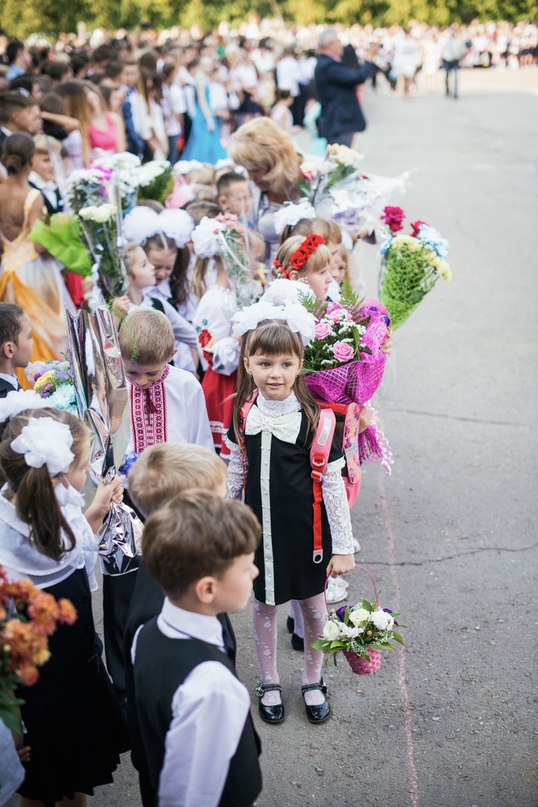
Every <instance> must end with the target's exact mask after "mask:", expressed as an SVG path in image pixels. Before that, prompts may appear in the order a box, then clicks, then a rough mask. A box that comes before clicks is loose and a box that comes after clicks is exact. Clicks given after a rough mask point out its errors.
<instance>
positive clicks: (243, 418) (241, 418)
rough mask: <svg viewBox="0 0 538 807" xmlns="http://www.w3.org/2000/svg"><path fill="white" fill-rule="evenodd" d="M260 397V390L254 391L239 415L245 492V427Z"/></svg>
mask: <svg viewBox="0 0 538 807" xmlns="http://www.w3.org/2000/svg"><path fill="white" fill-rule="evenodd" d="M257 397H258V390H254V393H253V394H252V397H251V398H249V399H248V401H245V403H244V404H243V406H242V407H241V412H240V413H239V426H240V431H241V444H240V447H241V464H242V466H243V492H244V491H245V488H246V486H247V473H246V470H245V452H244V451H243V447H244V445H245V426H246V423H247V417H248V413H249V412H250V410H251V409H252V407H253V406H254V404H255V402H256V398H257Z"/></svg>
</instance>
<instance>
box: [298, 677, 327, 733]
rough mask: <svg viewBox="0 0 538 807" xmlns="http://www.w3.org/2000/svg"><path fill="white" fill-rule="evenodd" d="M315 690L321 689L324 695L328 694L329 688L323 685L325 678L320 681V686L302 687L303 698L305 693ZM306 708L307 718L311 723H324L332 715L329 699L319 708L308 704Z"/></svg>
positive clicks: (308, 685) (307, 685)
mask: <svg viewBox="0 0 538 807" xmlns="http://www.w3.org/2000/svg"><path fill="white" fill-rule="evenodd" d="M313 689H319V690H320V691H321V692H323V694H324V695H326V694H327V687H326V686H325V684H324V683H323V678H322V679H321V680H320V682H319V684H306V686H303V687H301V692H302V694H303V698H304V694H305V692H310V691H311V690H313ZM304 708H305V711H306V716H307V718H308V719H309V720H310V722H311V723H324V722H325V721H326V720H327V718H328V717H329V715H330V714H331V707H330V706H329V703H328V701H327V699H325V700H324V702H323V703H320V704H319V705H318V706H309V705H308V703H305V705H304Z"/></svg>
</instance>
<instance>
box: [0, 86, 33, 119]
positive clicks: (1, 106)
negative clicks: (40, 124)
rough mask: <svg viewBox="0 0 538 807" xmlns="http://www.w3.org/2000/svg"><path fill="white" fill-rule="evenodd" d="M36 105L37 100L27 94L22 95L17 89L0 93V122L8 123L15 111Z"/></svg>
mask: <svg viewBox="0 0 538 807" xmlns="http://www.w3.org/2000/svg"><path fill="white" fill-rule="evenodd" d="M21 89H22V88H21ZM36 105H37V101H36V100H35V98H31V97H30V96H29V95H23V94H22V93H20V92H19V91H18V90H13V91H11V92H10V91H8V92H4V93H2V94H1V95H0V124H2V123H8V121H10V120H11V117H12V115H13V114H14V113H15V112H19V111H20V110H21V109H27V108H28V107H30V106H36Z"/></svg>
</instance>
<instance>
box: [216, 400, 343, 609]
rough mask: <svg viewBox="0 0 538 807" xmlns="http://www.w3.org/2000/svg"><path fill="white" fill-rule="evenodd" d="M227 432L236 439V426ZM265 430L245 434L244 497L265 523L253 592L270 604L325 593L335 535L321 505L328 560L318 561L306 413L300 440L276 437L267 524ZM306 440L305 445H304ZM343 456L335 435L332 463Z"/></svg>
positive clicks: (257, 554) (262, 522) (257, 556)
mask: <svg viewBox="0 0 538 807" xmlns="http://www.w3.org/2000/svg"><path fill="white" fill-rule="evenodd" d="M228 437H229V439H231V440H234V435H233V434H232V432H231V430H230V432H229V433H228ZM261 442H262V435H261V433H260V434H256V435H246V436H245V448H246V452H247V458H248V474H247V484H246V490H245V502H246V503H247V504H248V505H249V506H250V507H251V508H252V509H253V511H254V512H255V514H256V516H257V517H258V520H259V521H260V523H261V524H262V527H264V530H263V537H262V541H261V542H260V545H259V547H258V549H257V551H256V558H255V563H256V566H257V567H258V569H259V571H260V574H259V576H258V577H257V578H256V580H255V581H254V596H255V597H256V599H257V600H259V601H260V602H263V603H267V604H269V605H279V604H280V603H284V602H288V601H289V600H306V599H308V598H309V597H314V596H315V595H317V594H321V592H322V591H323V589H324V586H325V579H326V569H327V565H328V563H329V561H330V559H331V551H332V544H331V534H330V529H329V522H328V520H327V513H326V511H325V506H324V505H323V504H322V546H323V560H322V562H321V563H314V560H313V549H314V517H313V506H312V505H313V502H314V495H313V488H312V477H311V473H312V468H311V465H310V445H311V442H312V438H310V439H309V438H308V421H307V418H306V415H305V414H304V413H303V414H302V421H301V428H300V431H299V436H298V438H297V440H296V442H295V443H287V442H284V441H282V440H279V439H278V438H277V437H275V436H274V435H273V436H272V437H271V450H270V461H269V469H270V472H269V502H270V530H268V529H266V527H265V526H264V519H263V505H264V495H265V494H264V493H263V489H262V488H263V485H262V482H261V475H262V449H261ZM305 443H306V445H305ZM341 457H342V449H341V446H340V444H339V442H338V439H337V438H336V436H335V438H334V439H333V445H332V447H331V453H330V456H329V462H333V461H335V460H337V459H340V458H341Z"/></svg>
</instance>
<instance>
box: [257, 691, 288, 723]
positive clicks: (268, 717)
mask: <svg viewBox="0 0 538 807" xmlns="http://www.w3.org/2000/svg"><path fill="white" fill-rule="evenodd" d="M273 691H274V692H282V687H281V686H280V684H258V686H257V687H256V695H257V696H258V698H259V701H258V711H259V713H260V717H261V719H262V720H265V722H266V723H282V721H283V720H284V704H283V703H277V704H276V705H275V706H266V705H265V704H264V703H262V698H263V696H264V695H265V693H266V692H273Z"/></svg>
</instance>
